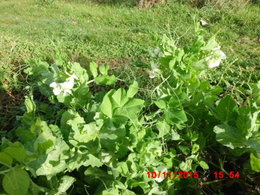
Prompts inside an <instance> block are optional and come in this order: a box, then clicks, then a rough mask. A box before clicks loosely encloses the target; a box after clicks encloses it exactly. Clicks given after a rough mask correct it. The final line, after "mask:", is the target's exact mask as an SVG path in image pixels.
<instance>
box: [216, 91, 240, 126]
mask: <svg viewBox="0 0 260 195" xmlns="http://www.w3.org/2000/svg"><path fill="white" fill-rule="evenodd" d="M236 112H237V104H236V102H235V101H234V100H233V99H232V97H231V96H230V95H227V96H225V97H224V98H223V99H221V101H220V102H219V104H218V105H217V108H216V117H217V118H218V119H219V120H221V121H222V122H224V123H226V122H228V121H231V120H234V119H235V118H236Z"/></svg>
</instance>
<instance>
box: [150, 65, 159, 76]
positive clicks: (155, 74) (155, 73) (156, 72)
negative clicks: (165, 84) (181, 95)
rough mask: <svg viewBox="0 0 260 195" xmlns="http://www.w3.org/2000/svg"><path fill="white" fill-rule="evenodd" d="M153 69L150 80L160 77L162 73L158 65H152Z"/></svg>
mask: <svg viewBox="0 0 260 195" xmlns="http://www.w3.org/2000/svg"><path fill="white" fill-rule="evenodd" d="M151 69H152V70H150V71H149V78H150V79H153V78H155V77H156V76H158V74H159V73H160V69H159V66H158V65H156V64H151Z"/></svg>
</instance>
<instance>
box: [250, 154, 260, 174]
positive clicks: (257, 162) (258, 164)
mask: <svg viewBox="0 0 260 195" xmlns="http://www.w3.org/2000/svg"><path fill="white" fill-rule="evenodd" d="M250 165H251V168H252V170H253V171H256V172H260V158H257V157H255V155H254V154H253V153H251V154H250Z"/></svg>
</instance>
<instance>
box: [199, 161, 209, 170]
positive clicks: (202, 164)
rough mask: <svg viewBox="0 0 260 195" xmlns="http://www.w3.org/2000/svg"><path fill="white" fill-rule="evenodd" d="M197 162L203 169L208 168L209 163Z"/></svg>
mask: <svg viewBox="0 0 260 195" xmlns="http://www.w3.org/2000/svg"><path fill="white" fill-rule="evenodd" d="M199 164H200V166H201V167H202V168H203V169H209V165H208V164H207V163H206V162H205V161H200V162H199Z"/></svg>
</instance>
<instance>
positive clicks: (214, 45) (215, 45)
mask: <svg viewBox="0 0 260 195" xmlns="http://www.w3.org/2000/svg"><path fill="white" fill-rule="evenodd" d="M219 47H220V45H219V44H218V43H217V41H216V37H215V36H213V37H211V38H210V39H209V40H208V42H207V44H206V45H205V46H204V47H202V48H201V49H202V50H208V51H212V50H214V49H216V48H219Z"/></svg>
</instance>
